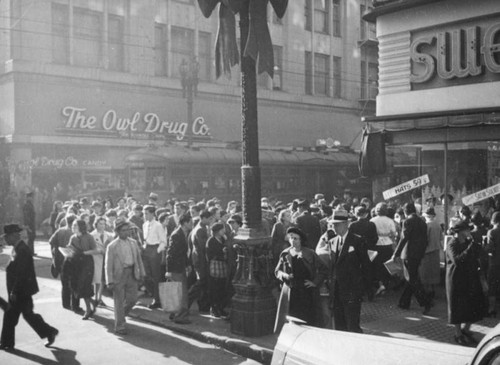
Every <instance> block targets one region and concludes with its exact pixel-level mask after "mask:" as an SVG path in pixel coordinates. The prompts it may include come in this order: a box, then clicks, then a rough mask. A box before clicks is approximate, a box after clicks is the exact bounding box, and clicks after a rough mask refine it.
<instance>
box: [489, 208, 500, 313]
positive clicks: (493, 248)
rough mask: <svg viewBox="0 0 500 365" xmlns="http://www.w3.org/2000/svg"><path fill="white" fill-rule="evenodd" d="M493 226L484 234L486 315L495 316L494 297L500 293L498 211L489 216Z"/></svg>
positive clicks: (499, 229) (499, 221)
mask: <svg viewBox="0 0 500 365" xmlns="http://www.w3.org/2000/svg"><path fill="white" fill-rule="evenodd" d="M491 224H492V225H493V228H492V229H490V230H489V231H488V233H487V234H486V252H487V254H488V315H489V316H490V317H496V314H497V311H496V298H497V296H498V295H500V212H494V213H493V215H492V216H491Z"/></svg>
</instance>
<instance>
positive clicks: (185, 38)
mask: <svg viewBox="0 0 500 365" xmlns="http://www.w3.org/2000/svg"><path fill="white" fill-rule="evenodd" d="M171 35H172V48H171V51H172V74H173V75H175V76H178V77H180V72H179V67H180V65H181V63H182V60H186V61H187V62H189V60H191V59H192V57H193V51H194V31H193V30H192V29H187V28H180V27H172V31H171Z"/></svg>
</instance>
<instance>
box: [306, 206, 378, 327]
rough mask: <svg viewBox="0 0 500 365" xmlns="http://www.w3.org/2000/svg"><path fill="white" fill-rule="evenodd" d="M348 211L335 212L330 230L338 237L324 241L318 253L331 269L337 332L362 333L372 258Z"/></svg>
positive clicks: (318, 248)
mask: <svg viewBox="0 0 500 365" xmlns="http://www.w3.org/2000/svg"><path fill="white" fill-rule="evenodd" d="M348 219H349V215H348V213H347V211H346V210H335V211H334V212H333V215H332V219H331V220H330V227H331V228H332V230H333V231H334V233H335V237H333V238H331V239H330V240H328V241H325V240H322V241H321V242H320V243H319V244H318V247H317V248H316V253H317V254H318V256H319V257H320V258H321V259H323V260H324V261H325V262H326V263H327V264H328V266H329V272H330V288H329V289H330V300H331V306H332V307H331V308H332V317H333V323H334V329H336V330H338V331H347V332H357V333H362V332H363V331H362V330H361V327H360V316H361V302H362V298H363V294H364V291H365V288H366V286H367V283H368V282H369V274H370V271H369V268H370V259H369V258H368V254H367V252H366V248H365V244H364V240H363V238H362V237H361V236H358V235H356V234H354V233H352V232H350V231H349V229H348V228H349V222H348Z"/></svg>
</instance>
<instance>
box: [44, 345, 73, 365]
mask: <svg viewBox="0 0 500 365" xmlns="http://www.w3.org/2000/svg"><path fill="white" fill-rule="evenodd" d="M50 350H51V351H52V353H53V354H54V357H55V358H56V359H57V362H58V363H59V364H64V365H80V361H78V360H77V359H76V351H73V350H67V349H62V348H60V347H55V346H52V347H50Z"/></svg>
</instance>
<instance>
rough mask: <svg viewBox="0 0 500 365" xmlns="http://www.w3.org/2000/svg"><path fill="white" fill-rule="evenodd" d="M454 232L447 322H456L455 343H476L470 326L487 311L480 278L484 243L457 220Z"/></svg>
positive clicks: (449, 259)
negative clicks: (476, 239) (481, 244)
mask: <svg viewBox="0 0 500 365" xmlns="http://www.w3.org/2000/svg"><path fill="white" fill-rule="evenodd" d="M450 231H451V232H452V233H453V234H454V237H453V239H452V240H451V241H450V242H449V244H448V247H447V249H446V264H447V267H446V296H447V299H448V321H449V323H451V324H454V325H455V342H456V343H458V344H459V345H463V346H475V345H477V341H476V340H475V339H474V337H473V336H472V332H471V331H470V326H471V324H472V323H474V322H477V321H480V320H481V319H482V318H483V315H484V311H485V296H484V293H483V289H482V286H481V281H480V278H479V255H480V250H481V246H480V245H479V244H477V243H476V242H474V241H473V240H472V237H471V233H470V226H469V224H468V223H467V222H465V221H462V220H460V221H456V222H455V223H454V225H453V226H452V227H451V228H450Z"/></svg>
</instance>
